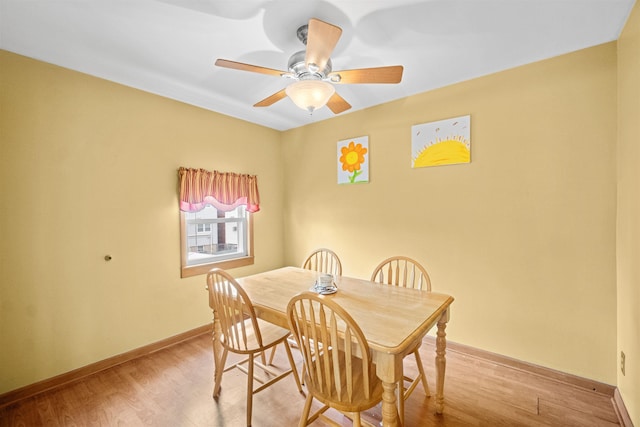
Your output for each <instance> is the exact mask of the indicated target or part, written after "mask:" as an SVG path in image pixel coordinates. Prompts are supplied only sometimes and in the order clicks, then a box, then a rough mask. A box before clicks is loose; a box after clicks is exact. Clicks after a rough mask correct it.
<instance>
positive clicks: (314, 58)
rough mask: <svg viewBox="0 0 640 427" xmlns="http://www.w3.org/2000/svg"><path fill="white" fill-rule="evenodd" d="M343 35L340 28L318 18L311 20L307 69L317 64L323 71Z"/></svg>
mask: <svg viewBox="0 0 640 427" xmlns="http://www.w3.org/2000/svg"><path fill="white" fill-rule="evenodd" d="M341 35H342V29H341V28H340V27H336V26H335V25H331V24H328V23H326V22H324V21H321V20H319V19H316V18H311V19H309V26H308V32H307V54H306V56H305V60H304V62H305V64H306V66H307V68H308V67H309V65H310V64H315V65H316V66H317V67H318V69H319V70H323V69H324V67H325V66H326V65H327V61H328V60H329V57H331V53H332V52H333V49H334V48H335V47H336V44H338V40H340V36H341Z"/></svg>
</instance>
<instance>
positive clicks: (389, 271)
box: [371, 256, 431, 291]
mask: <svg viewBox="0 0 640 427" xmlns="http://www.w3.org/2000/svg"><path fill="white" fill-rule="evenodd" d="M371 281H372V282H378V283H384V284H387V285H394V286H401V287H404V288H413V289H421V290H424V291H431V279H430V277H429V274H428V273H427V270H426V269H425V268H424V267H423V266H422V265H420V263H418V262H417V261H415V260H413V259H411V258H408V257H405V256H395V257H391V258H387V259H385V260H384V261H382V262H381V263H380V264H378V266H377V267H376V268H375V269H374V270H373V274H372V275H371Z"/></svg>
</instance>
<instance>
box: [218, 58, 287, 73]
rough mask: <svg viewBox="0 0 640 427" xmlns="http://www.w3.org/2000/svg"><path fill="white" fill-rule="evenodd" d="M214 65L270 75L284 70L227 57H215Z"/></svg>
mask: <svg viewBox="0 0 640 427" xmlns="http://www.w3.org/2000/svg"><path fill="white" fill-rule="evenodd" d="M216 65H217V66H218V67H223V68H231V69H233V70H242V71H251V72H252V73H261V74H269V75H271V76H278V77H280V76H282V75H283V74H287V72H286V71H280V70H274V69H273V68H266V67H260V66H258V65H251V64H244V63H242V62H235V61H229V60H227V59H217V60H216Z"/></svg>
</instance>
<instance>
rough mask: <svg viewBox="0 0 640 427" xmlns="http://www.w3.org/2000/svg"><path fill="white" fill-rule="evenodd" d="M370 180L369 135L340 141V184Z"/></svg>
mask: <svg viewBox="0 0 640 427" xmlns="http://www.w3.org/2000/svg"><path fill="white" fill-rule="evenodd" d="M363 182H369V137H368V136H360V137H358V138H351V139H345V140H343V141H338V184H359V183H363Z"/></svg>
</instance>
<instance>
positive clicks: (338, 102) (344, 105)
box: [327, 92, 351, 114]
mask: <svg viewBox="0 0 640 427" xmlns="http://www.w3.org/2000/svg"><path fill="white" fill-rule="evenodd" d="M327 107H329V109H330V110H331V111H333V114H340V113H342V112H343V111H347V110H348V109H349V108H351V104H349V103H348V102H347V101H345V100H344V98H343V97H341V96H340V95H338V92H335V93H334V94H333V95H331V98H329V102H327Z"/></svg>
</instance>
